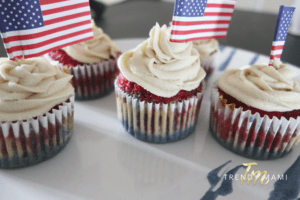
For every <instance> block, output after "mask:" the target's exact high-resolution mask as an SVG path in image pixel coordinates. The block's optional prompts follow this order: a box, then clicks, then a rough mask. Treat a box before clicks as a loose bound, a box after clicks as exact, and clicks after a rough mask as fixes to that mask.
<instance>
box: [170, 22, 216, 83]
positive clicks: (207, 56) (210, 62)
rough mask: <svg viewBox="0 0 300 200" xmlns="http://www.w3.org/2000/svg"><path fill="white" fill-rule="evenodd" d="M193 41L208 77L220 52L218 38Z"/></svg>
mask: <svg viewBox="0 0 300 200" xmlns="http://www.w3.org/2000/svg"><path fill="white" fill-rule="evenodd" d="M168 30H169V31H170V32H171V31H172V22H170V23H169V27H168ZM192 42H193V46H194V48H195V49H197V51H198V53H199V54H200V61H201V67H202V68H203V69H204V70H205V72H206V78H207V77H208V76H209V75H210V74H212V73H213V72H214V70H215V68H216V66H215V65H216V64H215V63H216V62H215V61H216V59H217V57H218V54H219V42H218V40H216V39H208V40H194V41H192Z"/></svg>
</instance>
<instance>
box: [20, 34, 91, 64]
mask: <svg viewBox="0 0 300 200" xmlns="http://www.w3.org/2000/svg"><path fill="white" fill-rule="evenodd" d="M91 39H93V37H88V38H84V39H80V40H77V41H74V42H70V43H67V44H63V45H60V46H56V47H53V48H51V49H48V50H45V51H42V52H39V53H36V54H30V55H24V57H25V58H33V57H38V56H42V55H44V54H46V53H48V52H50V51H54V50H56V49H61V48H63V47H66V46H70V45H72V44H77V43H80V42H84V41H86V40H91ZM15 58H18V59H21V58H23V56H17V57H15Z"/></svg>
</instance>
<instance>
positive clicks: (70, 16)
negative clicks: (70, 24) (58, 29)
mask: <svg viewBox="0 0 300 200" xmlns="http://www.w3.org/2000/svg"><path fill="white" fill-rule="evenodd" d="M87 15H91V12H90V11H86V12H82V13H76V14H73V15H67V16H64V17H60V18H56V19H51V20H47V21H45V22H44V24H45V26H47V25H50V24H55V23H58V22H62V21H66V20H70V19H75V18H78V17H83V16H87Z"/></svg>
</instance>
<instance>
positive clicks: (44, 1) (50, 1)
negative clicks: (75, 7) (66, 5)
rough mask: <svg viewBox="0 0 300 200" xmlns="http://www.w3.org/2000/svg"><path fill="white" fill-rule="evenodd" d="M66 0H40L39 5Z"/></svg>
mask: <svg viewBox="0 0 300 200" xmlns="http://www.w3.org/2000/svg"><path fill="white" fill-rule="evenodd" d="M64 1H68V0H40V4H41V5H47V4H53V3H60V2H64Z"/></svg>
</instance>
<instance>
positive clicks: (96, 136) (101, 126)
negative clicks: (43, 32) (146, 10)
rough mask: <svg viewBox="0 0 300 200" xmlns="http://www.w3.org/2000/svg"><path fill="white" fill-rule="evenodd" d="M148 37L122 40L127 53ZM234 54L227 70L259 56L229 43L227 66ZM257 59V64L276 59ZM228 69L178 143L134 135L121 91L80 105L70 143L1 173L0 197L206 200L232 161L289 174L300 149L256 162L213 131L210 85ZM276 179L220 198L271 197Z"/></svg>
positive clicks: (6, 199)
mask: <svg viewBox="0 0 300 200" xmlns="http://www.w3.org/2000/svg"><path fill="white" fill-rule="evenodd" d="M143 40H144V39H124V40H115V41H116V43H117V45H118V46H119V47H120V48H121V50H122V51H123V52H124V51H126V50H129V49H131V48H134V47H135V46H137V45H138V44H139V43H141V42H142V41H143ZM232 52H235V54H234V56H233V58H232V61H231V62H230V64H229V65H228V67H227V68H231V67H240V66H244V65H247V64H249V62H250V61H251V60H253V58H255V55H256V54H255V53H252V52H247V51H244V50H237V51H234V49H233V48H231V47H226V48H225V49H223V51H222V52H221V56H220V58H219V60H218V62H219V65H220V64H221V63H224V61H225V60H226V58H228V56H229V55H230V54H231V53H232ZM257 56H258V57H257V60H256V62H259V63H260V62H267V61H268V58H267V57H265V56H259V55H257ZM295 69H296V68H295ZM296 70H297V71H298V72H299V71H300V70H299V69H296ZM220 74H221V72H219V71H218V70H217V71H216V72H215V73H214V75H212V77H210V79H209V81H208V90H207V91H206V93H205V96H204V100H203V104H202V108H201V112H200V116H199V121H198V124H197V127H196V130H195V131H194V132H193V133H192V134H191V135H190V136H189V137H188V138H186V139H184V140H182V141H179V142H175V143H171V144H163V145H158V144H149V143H145V142H141V141H139V140H137V139H135V138H133V137H132V136H131V135H129V134H127V133H126V132H125V131H124V130H123V127H122V125H121V123H120V122H119V120H118V118H117V110H116V101H115V94H114V92H112V93H111V94H110V95H108V96H106V97H104V98H101V99H98V100H93V101H85V102H76V103H75V124H74V135H73V136H72V138H71V140H70V142H69V144H68V145H67V146H66V148H65V149H64V150H63V151H62V152H60V153H59V154H58V155H57V156H55V157H54V158H52V159H50V160H48V161H45V162H43V163H40V164H38V165H35V166H31V167H27V168H24V169H17V170H0V194H1V195H0V199H1V200H2V199H3V200H16V199H22V200H27V199H28V200H41V199H43V200H48V199H49V200H50V199H64V200H68V199H70V200H75V199H76V200H77V199H85V200H87V199H105V200H114V199H130V200H132V199H137V200H140V199H146V200H148V199H149V200H154V199H161V200H182V199H188V200H199V199H200V198H202V197H203V195H204V194H205V193H206V191H207V190H208V189H209V188H210V184H209V182H208V180H207V178H206V177H207V174H208V173H209V172H210V171H211V170H213V169H215V168H217V167H219V166H221V165H222V164H224V163H226V162H227V161H229V160H232V162H231V163H229V164H228V166H227V167H225V168H224V170H228V169H232V168H234V167H236V166H238V165H241V164H242V163H249V162H257V163H258V166H257V167H256V168H254V169H255V170H261V171H263V170H267V171H268V173H269V174H283V173H284V172H285V171H286V170H287V169H288V168H289V167H290V166H291V165H292V163H294V162H295V160H296V159H297V157H298V156H299V154H300V149H299V147H297V148H296V149H295V150H294V151H293V152H292V153H291V154H289V155H287V156H286V157H284V158H281V159H279V160H275V161H255V160H251V159H247V158H243V157H240V156H238V155H236V154H234V153H231V152H229V151H228V150H226V149H224V148H223V147H222V146H220V145H219V144H218V143H217V142H216V141H215V140H214V139H213V138H212V136H211V135H210V132H209V125H208V122H209V107H210V101H209V97H210V91H209V87H211V85H212V83H213V82H214V81H215V80H216V79H217V78H218V77H219V76H220ZM224 170H222V171H223V172H224ZM244 171H245V170H244V169H240V170H239V171H238V173H239V174H243V173H244ZM274 183H275V181H270V183H269V184H267V185H266V186H262V185H260V184H259V183H258V184H256V185H255V186H254V185H253V184H252V182H251V184H250V185H246V184H245V183H244V184H243V185H241V184H240V181H233V193H231V194H229V195H227V196H225V197H221V196H219V197H218V198H217V199H218V200H219V199H220V200H223V199H228V200H229V199H246V200H247V199H249V200H250V199H251V200H252V199H257V200H260V199H261V200H264V199H268V197H269V193H270V191H272V190H273V184H274ZM218 186H219V185H217V186H216V188H218Z"/></svg>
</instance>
